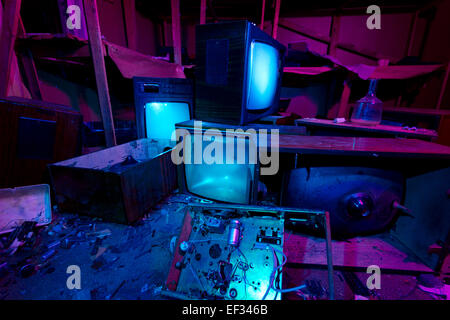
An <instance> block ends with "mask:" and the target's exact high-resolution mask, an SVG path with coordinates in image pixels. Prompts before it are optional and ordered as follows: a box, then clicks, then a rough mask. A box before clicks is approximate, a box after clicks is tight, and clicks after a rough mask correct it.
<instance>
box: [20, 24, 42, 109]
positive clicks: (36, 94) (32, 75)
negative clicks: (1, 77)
mask: <svg viewBox="0 0 450 320" xmlns="http://www.w3.org/2000/svg"><path fill="white" fill-rule="evenodd" d="M18 28H19V30H18V36H19V37H25V36H26V32H25V28H24V26H23V23H22V19H19V26H18ZM16 51H17V52H16V54H17V58H18V61H19V63H20V64H21V65H22V69H23V72H24V74H25V78H26V79H25V81H26V82H27V84H28V90H29V91H30V94H31V97H32V98H33V99H36V100H42V94H41V87H40V84H39V77H38V74H37V70H36V65H35V64H34V59H33V54H32V53H31V50H30V49H29V48H23V49H22V50H21V49H18V50H16Z"/></svg>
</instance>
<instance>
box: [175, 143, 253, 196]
mask: <svg viewBox="0 0 450 320" xmlns="http://www.w3.org/2000/svg"><path fill="white" fill-rule="evenodd" d="M237 140H238V139H237V138H236V139H234V138H226V139H224V140H223V142H224V143H223V145H222V146H223V151H224V152H223V159H222V160H223V161H222V163H214V164H206V163H204V164H185V165H184V167H185V175H186V184H187V189H188V191H189V192H191V193H193V194H196V195H198V196H200V197H205V198H208V199H213V200H217V201H224V202H231V203H240V204H247V203H249V199H250V192H251V185H252V183H253V181H254V176H253V175H254V171H255V164H251V163H249V157H248V153H249V152H248V150H249V140H248V139H244V147H243V148H244V150H247V151H246V155H245V162H244V163H242V164H241V163H239V164H238V163H237V159H238V152H241V151H242V150H239V149H238V144H240V143H241V142H242V141H240V142H238V141H237ZM193 141H194V139H191V143H192V145H191V150H193V148H194V146H193V143H194V142H193ZM202 143H203V145H202V150H204V149H205V148H206V146H208V145H209V144H210V143H211V142H209V141H202ZM227 144H233V145H234V151H233V156H232V157H231V156H230V158H231V159H230V161H229V163H228V162H227V159H226V152H227V151H226V149H227ZM204 157H205V155H204V154H203V158H204ZM191 161H193V158H191Z"/></svg>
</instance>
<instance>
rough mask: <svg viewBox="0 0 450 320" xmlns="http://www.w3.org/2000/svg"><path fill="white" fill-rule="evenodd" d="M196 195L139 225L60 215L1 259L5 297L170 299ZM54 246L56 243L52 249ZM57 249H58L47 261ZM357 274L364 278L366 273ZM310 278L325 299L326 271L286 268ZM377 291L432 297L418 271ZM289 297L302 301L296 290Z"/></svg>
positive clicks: (340, 288)
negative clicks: (73, 273) (72, 283)
mask: <svg viewBox="0 0 450 320" xmlns="http://www.w3.org/2000/svg"><path fill="white" fill-rule="evenodd" d="M192 200H195V198H191V197H189V196H186V195H183V194H175V195H172V196H171V197H169V198H168V199H166V200H165V201H164V202H162V203H161V204H160V205H159V206H158V207H157V208H156V209H155V210H153V211H152V213H151V214H149V215H148V217H146V218H145V219H144V220H142V221H141V222H139V223H138V224H137V225H135V226H127V225H121V224H114V223H107V222H102V221H99V220H98V219H96V218H90V217H82V216H78V215H70V214H56V215H55V217H54V219H53V222H52V224H51V225H49V226H46V227H44V228H42V230H41V231H40V233H39V238H40V239H38V240H39V241H40V242H39V243H37V244H36V245H35V247H34V248H32V249H26V248H25V249H21V250H19V251H17V252H16V253H15V254H14V255H11V256H6V255H5V253H3V254H2V255H1V256H0V259H1V260H0V265H3V268H2V269H1V271H0V299H2V300H3V299H6V300H10V299H31V300H35V299H39V300H40V299H55V300H56V299H69V300H73V299H76V300H90V299H92V300H104V299H114V300H116V299H120V300H139V299H165V298H164V297H163V296H161V295H160V294H159V290H160V288H161V286H162V285H163V283H164V282H165V279H166V277H167V273H168V271H169V267H170V264H171V261H172V252H171V249H170V247H171V246H170V244H171V240H172V239H173V238H174V237H176V236H178V234H179V232H180V230H181V225H182V222H183V217H184V210H182V209H183V207H184V205H185V204H186V203H187V202H188V201H192ZM61 239H67V243H69V244H72V246H71V247H70V248H68V249H67V248H64V246H65V244H66V243H65V242H64V241H62V243H63V244H62V245H61V244H60V243H59V242H58V240H61ZM55 241H56V242H55ZM52 244H53V245H55V247H53V248H50V249H49V248H48V247H49V246H50V247H51V246H52ZM52 249H53V250H55V253H54V254H53V255H51V256H50V257H48V258H47V259H45V257H44V258H43V255H45V254H46V253H48V252H49V251H50V252H51V250H52ZM5 263H6V264H5ZM27 264H29V265H31V266H32V267H31V269H32V270H33V269H35V271H34V272H30V274H24V275H23V276H21V272H20V270H21V269H23V266H25V265H27ZM70 265H77V266H79V267H80V270H81V289H79V290H78V289H72V290H70V289H68V288H67V285H66V281H67V279H68V277H69V276H70V274H67V273H66V271H67V268H68V266H70ZM355 274H356V275H357V277H358V278H360V280H361V282H362V283H365V282H366V279H367V277H368V275H367V274H365V273H363V272H360V273H358V272H356V273H355ZM334 276H335V288H336V290H335V292H336V299H345V300H351V299H354V295H353V293H352V291H351V290H350V288H349V286H348V285H347V284H346V282H345V280H344V279H343V277H342V275H341V273H340V271H338V270H336V271H335V273H334ZM306 280H313V281H315V283H320V284H321V286H322V287H323V288H324V292H323V293H322V294H321V295H320V294H317V295H316V296H317V298H318V299H326V294H327V290H328V284H327V273H326V270H323V269H293V268H289V267H288V268H285V271H284V274H283V283H284V286H287V287H292V286H297V285H299V284H301V283H303V282H304V281H306ZM378 295H379V298H380V299H382V300H401V299H407V300H413V299H432V296H430V295H429V294H427V293H425V292H423V291H421V290H420V289H419V288H418V287H417V279H416V277H415V276H412V275H388V274H386V275H384V274H383V275H382V288H381V289H380V290H379V291H378ZM283 298H284V299H292V300H298V299H303V297H302V296H301V295H300V294H298V293H295V292H294V293H289V294H285V295H284V297H283Z"/></svg>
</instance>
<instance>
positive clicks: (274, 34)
mask: <svg viewBox="0 0 450 320" xmlns="http://www.w3.org/2000/svg"><path fill="white" fill-rule="evenodd" d="M275 1H276V2H275V16H274V18H273V29H272V38H274V39H276V38H277V32H278V20H279V19H280V6H281V0H275Z"/></svg>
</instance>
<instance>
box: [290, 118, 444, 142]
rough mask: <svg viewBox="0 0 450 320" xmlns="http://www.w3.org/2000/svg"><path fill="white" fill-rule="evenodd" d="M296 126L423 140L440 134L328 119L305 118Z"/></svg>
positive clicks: (425, 130) (297, 121) (422, 130)
mask: <svg viewBox="0 0 450 320" xmlns="http://www.w3.org/2000/svg"><path fill="white" fill-rule="evenodd" d="M295 122H296V124H297V125H298V126H306V127H312V126H314V127H328V128H343V129H348V130H355V131H365V132H379V133H386V134H392V135H396V136H404V137H417V138H419V137H421V138H429V139H432V138H437V137H438V134H437V132H436V131H434V130H428V129H419V130H415V131H413V130H406V129H403V128H402V127H398V126H390V125H383V124H378V125H376V126H363V125H359V124H355V123H351V122H341V123H336V122H334V121H333V120H326V119H315V118H305V119H297V120H296V121H295Z"/></svg>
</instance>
